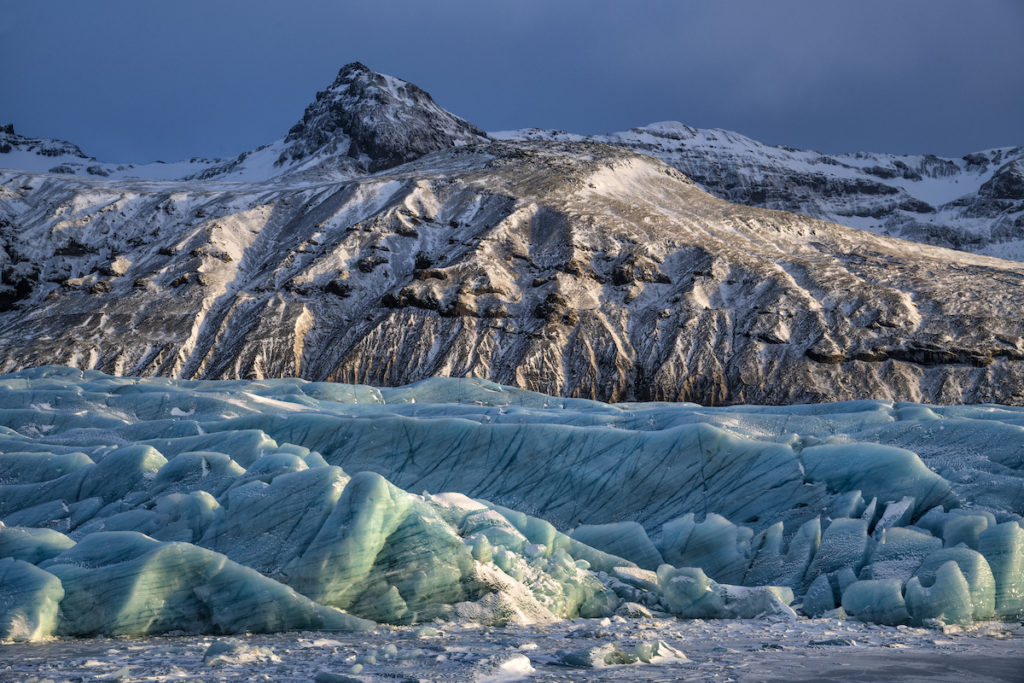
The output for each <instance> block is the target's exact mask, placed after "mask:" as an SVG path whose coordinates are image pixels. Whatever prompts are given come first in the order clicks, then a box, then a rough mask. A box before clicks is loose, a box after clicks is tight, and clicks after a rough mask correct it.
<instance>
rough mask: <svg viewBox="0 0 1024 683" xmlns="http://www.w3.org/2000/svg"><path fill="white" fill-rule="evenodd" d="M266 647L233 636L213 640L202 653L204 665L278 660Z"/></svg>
mask: <svg viewBox="0 0 1024 683" xmlns="http://www.w3.org/2000/svg"><path fill="white" fill-rule="evenodd" d="M280 661H281V658H280V657H278V656H277V655H275V654H274V653H273V652H271V651H270V650H269V649H268V648H265V647H260V646H258V645H250V644H248V643H244V642H242V641H240V640H235V639H234V638H222V639H220V640H215V641H214V642H213V643H212V644H211V645H210V647H208V648H206V652H204V653H203V664H205V665H206V666H239V665H242V664H256V663H259V662H280Z"/></svg>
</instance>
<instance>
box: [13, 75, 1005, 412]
mask: <svg viewBox="0 0 1024 683" xmlns="http://www.w3.org/2000/svg"><path fill="white" fill-rule="evenodd" d="M403 83H404V82H402V81H398V80H397V79H392V78H390V77H385V76H380V75H378V74H373V73H372V72H369V71H368V70H366V68H365V67H363V66H361V65H349V66H348V67H345V68H344V69H342V72H341V74H339V78H338V80H337V81H335V83H334V84H333V85H332V86H331V88H329V89H328V90H327V91H325V92H324V93H320V94H319V95H318V96H317V99H316V101H314V103H313V104H311V105H310V107H309V108H307V111H306V114H305V115H304V116H303V121H304V123H302V124H301V125H297V126H295V127H293V128H292V130H291V131H290V132H289V133H288V135H286V136H285V137H284V138H282V140H280V141H278V142H277V143H274V145H271V146H268V147H265V148H262V149H260V150H255V151H254V152H253V153H251V154H249V155H242V156H241V157H239V159H238V160H235V162H237V163H234V162H230V163H224V162H220V163H212V162H205V161H202V160H200V161H195V162H184V163H186V164H189V165H191V170H190V171H189V173H187V174H185V177H184V178H183V179H177V180H161V179H154V177H150V178H146V179H125V178H123V177H118V175H117V174H118V173H130V172H132V171H133V170H135V169H122V170H121V171H116V172H111V173H110V175H108V176H103V175H102V174H91V175H90V174H88V173H87V174H86V175H67V174H58V173H30V172H26V171H0V248H2V251H0V267H2V269H3V271H2V281H0V371H10V370H15V369H18V368H23V367H30V366H36V365H41V364H46V363H58V364H66V365H72V366H75V367H83V368H95V369H100V370H103V371H105V372H109V373H113V374H121V375H125V374H129V375H147V376H150V375H160V376H172V377H180V378H262V377H281V376H300V377H303V378H307V379H314V380H338V381H345V382H358V383H370V384H378V385H397V384H404V383H408V382H412V381H416V380H419V379H423V378H426V377H431V376H438V375H442V376H444V375H448V376H471V377H486V378H489V379H493V380H495V381H498V382H501V383H503V384H508V385H513V386H518V387H523V388H528V389H533V390H539V391H542V392H545V393H549V394H559V395H564V396H581V397H590V398H599V399H604V400H615V401H623V400H648V399H650V400H672V401H676V400H689V401H697V402H700V403H704V404H721V403H744V402H747V403H792V402H812V401H827V400H842V399H856V398H866V397H871V398H880V399H895V400H913V401H925V402H936V403H958V402H983V401H993V402H1004V403H1017V404H1019V403H1024V388H1022V387H1024V362H1022V361H1024V322H1022V321H1021V318H1020V316H1019V306H1020V302H1021V301H1024V264H1021V263H1017V262H1013V261H1005V260H999V259H995V258H991V257H987V256H983V255H974V254H968V253H965V252H958V251H951V250H948V249H943V248H937V247H932V246H928V245H923V244H919V243H911V242H906V241H903V240H899V239H894V238H891V237H887V236H883V235H878V234H873V233H870V232H865V231H862V230H856V229H852V228H848V227H843V226H841V225H838V224H835V223H829V222H826V221H822V220H818V219H814V218H808V217H805V216H800V215H796V214H792V213H786V212H782V211H774V210H766V209H762V208H755V207H749V206H742V205H738V204H732V203H729V202H726V201H723V200H721V199H718V198H715V197H713V196H711V195H709V194H708V193H706V192H705V191H704V190H702V189H701V188H700V187H699V186H698V185H697V184H695V183H694V182H693V181H692V180H690V179H689V178H687V177H686V176H685V175H684V174H682V173H680V172H679V171H678V170H676V169H674V168H672V167H670V166H668V165H666V164H665V163H663V162H661V161H659V160H657V159H654V158H652V157H651V156H647V155H642V154H639V153H637V152H636V151H633V150H631V149H628V148H626V147H624V146H622V145H609V144H601V143H595V142H586V141H582V142H580V141H561V140H556V139H549V137H545V136H541V137H543V138H544V139H539V140H532V141H524V140H511V141H509V140H506V141H500V140H489V139H486V138H484V137H483V135H482V134H481V133H479V131H477V130H476V129H475V128H473V127H472V126H470V125H469V124H465V125H463V123H464V122H461V120H460V119H457V118H456V117H454V116H451V115H448V114H447V113H446V112H443V110H440V109H439V108H437V106H436V105H435V104H433V102H432V101H431V100H430V99H429V96H427V95H426V94H425V93H423V92H422V91H421V90H419V89H418V88H415V86H410V85H408V84H404V85H403ZM460 122H461V123H460ZM435 148H436V151H431V152H430V153H427V154H424V155H422V156H417V155H420V154H421V153H423V152H424V151H429V150H431V149H435ZM356 150H358V151H356ZM414 157H416V158H414ZM410 159H411V160H410ZM400 162H404V163H400ZM232 163H234V165H233V166H232ZM992 163H993V164H994V163H995V162H994V161H993V162H992ZM393 164H398V165H393ZM168 166H169V165H168ZM384 166H388V167H387V168H384ZM139 168H142V170H148V169H147V168H143V167H139ZM373 169H376V170H373ZM1014 177H1015V176H1014V175H1013V172H1011V173H1009V174H1008V175H1007V174H1003V175H998V174H997V175H993V176H992V177H990V178H988V179H987V180H986V181H985V182H984V183H982V185H985V184H987V186H988V187H991V188H992V192H994V193H996V194H999V193H1005V192H1011V193H1012V192H1014V191H1015V187H1016V185H1015V180H1014ZM993 178H995V180H993Z"/></svg>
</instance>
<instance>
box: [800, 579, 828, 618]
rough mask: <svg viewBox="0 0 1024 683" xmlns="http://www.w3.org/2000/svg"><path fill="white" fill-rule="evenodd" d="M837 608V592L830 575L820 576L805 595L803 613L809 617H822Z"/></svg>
mask: <svg viewBox="0 0 1024 683" xmlns="http://www.w3.org/2000/svg"><path fill="white" fill-rule="evenodd" d="M835 608H836V596H835V591H833V589H832V582H831V581H829V578H828V574H819V575H818V577H817V578H816V579H814V581H812V582H811V587H810V588H808V589H807V593H806V594H804V602H803V605H802V606H801V608H800V609H801V611H802V612H803V613H804V614H806V615H807V616H809V617H820V616H822V615H823V614H825V613H826V612H830V611H832V610H834V609H835Z"/></svg>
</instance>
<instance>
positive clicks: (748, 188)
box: [494, 121, 1024, 260]
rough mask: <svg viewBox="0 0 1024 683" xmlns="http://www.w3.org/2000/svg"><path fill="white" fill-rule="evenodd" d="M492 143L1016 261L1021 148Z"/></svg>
mask: <svg viewBox="0 0 1024 683" xmlns="http://www.w3.org/2000/svg"><path fill="white" fill-rule="evenodd" d="M494 135H496V136H498V137H501V138H502V139H526V140H564V141H570V140H575V141H580V140H592V141H597V142H607V143H610V144H615V145H622V146H625V147H629V148H630V149H634V150H636V151H638V152H642V153H644V154H650V155H651V156H654V157H656V158H658V159H661V160H662V161H664V162H665V163H667V164H669V165H671V166H673V167H674V168H677V169H679V170H680V171H682V172H683V173H685V174H686V175H687V176H689V177H690V178H691V179H693V180H694V181H695V182H696V183H697V184H698V185H700V186H701V187H702V188H704V189H705V190H707V191H708V192H710V193H711V194H713V195H715V196H716V197H720V198H722V199H727V200H729V201H732V202H737V203H740V204H748V205H750V206H760V207H764V208H769V209H782V210H784V211H793V212H795V213H801V214H804V215H807V216H813V217H815V218H822V219H825V220H829V221H834V222H836V223H841V224H843V225H850V226H852V227H855V228H861V229H864V230H871V231H872V232H877V233H880V234H885V235H892V236H894V237H902V238H904V239H910V240H914V241H917V242H924V243H926V244H934V245H938V246H944V247H950V248H954V249H963V250H966V251H973V252H977V253H984V254H989V255H991V256H998V257H1000V258H1012V259H1016V260H1024V173H1022V171H1021V168H1022V166H1021V164H1022V163H1024V148H1022V147H1013V148H1003V149H993V150H987V151H984V152H978V153H976V154H968V155H966V156H964V157H962V158H960V159H948V158H942V157H938V156H935V155H932V154H924V155H897V154H870V153H857V154H832V155H830V154H821V153H819V152H815V151H811V150H798V149H793V148H791V147H773V146H770V145H765V144H763V143H760V142H757V141H756V140H752V139H750V138H748V137H745V136H743V135H740V134H738V133H733V132H730V131H726V130H717V129H699V128H692V127H690V126H685V125H683V124H681V123H677V122H674V121H668V122H663V123H654V124H651V125H649V126H644V127H641V128H634V129H632V130H629V131H626V132H622V133H612V134H610V135H596V136H581V135H573V134H571V133H565V132H562V131H547V130H539V129H526V130H520V131H511V132H504V133H495V134H494Z"/></svg>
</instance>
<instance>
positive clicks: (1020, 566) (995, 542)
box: [978, 522, 1024, 619]
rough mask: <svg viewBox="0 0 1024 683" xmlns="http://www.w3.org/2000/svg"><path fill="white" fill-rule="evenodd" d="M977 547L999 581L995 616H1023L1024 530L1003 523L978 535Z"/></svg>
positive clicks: (1012, 523) (1007, 617)
mask: <svg viewBox="0 0 1024 683" xmlns="http://www.w3.org/2000/svg"><path fill="white" fill-rule="evenodd" d="M978 550H979V551H980V552H981V554H982V555H984V557H985V559H986V560H987V561H988V564H989V567H990V568H991V569H992V576H993V578H994V579H995V582H996V603H995V606H996V616H998V617H999V618H1001V619H1020V618H1021V617H1022V616H1024V529H1021V528H1020V525H1019V524H1017V523H1016V522H1003V523H1002V524H997V525H995V526H991V527H989V528H987V529H985V530H984V531H982V532H981V533H980V534H978Z"/></svg>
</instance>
